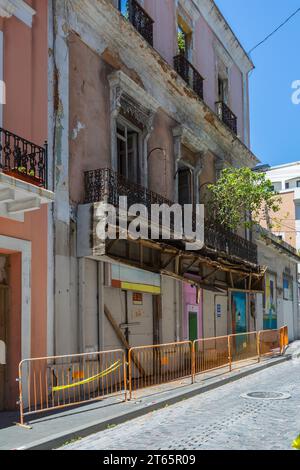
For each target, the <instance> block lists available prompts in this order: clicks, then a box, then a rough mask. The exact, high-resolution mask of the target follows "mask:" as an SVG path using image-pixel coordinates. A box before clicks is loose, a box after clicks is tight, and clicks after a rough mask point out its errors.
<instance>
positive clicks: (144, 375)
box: [128, 341, 193, 399]
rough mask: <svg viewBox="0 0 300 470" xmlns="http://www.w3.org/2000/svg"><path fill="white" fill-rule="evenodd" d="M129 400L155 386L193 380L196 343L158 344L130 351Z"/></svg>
mask: <svg viewBox="0 0 300 470" xmlns="http://www.w3.org/2000/svg"><path fill="white" fill-rule="evenodd" d="M128 365H129V371H128V374H129V396H130V399H131V398H132V395H133V392H135V391H137V390H139V389H142V388H146V387H153V386H155V385H161V384H164V383H168V382H173V381H176V380H180V379H183V378H186V377H190V378H191V379H192V377H193V343H192V342H191V341H183V342H177V343H168V344H157V345H151V346H139V347H135V348H131V349H130V350H129V354H128Z"/></svg>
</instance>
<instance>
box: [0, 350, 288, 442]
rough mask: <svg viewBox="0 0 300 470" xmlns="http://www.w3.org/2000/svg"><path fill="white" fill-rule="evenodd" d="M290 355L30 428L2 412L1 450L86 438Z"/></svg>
mask: <svg viewBox="0 0 300 470" xmlns="http://www.w3.org/2000/svg"><path fill="white" fill-rule="evenodd" d="M290 358H291V356H290V355H286V356H284V357H277V358H268V359H264V360H263V361H262V362H261V363H259V364H258V363H257V362H256V363H253V362H252V363H248V364H247V363H246V364H236V365H235V369H234V370H233V371H232V372H231V373H229V372H228V368H227V371H225V370H224V371H223V370H221V371H215V372H211V373H207V374H203V375H200V376H198V377H197V381H196V383H194V384H191V383H190V379H185V380H182V381H178V382H175V383H173V384H170V383H169V384H165V385H164V386H158V387H152V388H149V389H144V390H143V391H139V393H138V394H136V395H135V397H134V399H133V400H131V401H127V402H124V401H123V398H122V397H111V398H106V399H104V400H103V401H100V402H93V403H90V404H88V405H85V406H80V407H77V408H72V409H70V408H69V409H66V411H62V412H59V413H57V412H56V413H51V414H49V413H48V414H43V415H42V416H40V417H39V416H37V419H34V420H32V421H30V425H31V426H32V429H31V430H27V429H24V428H21V427H18V426H16V425H15V424H14V423H15V422H16V421H18V419H19V417H18V414H17V413H1V414H0V450H1V449H2V450H4V449H6V450H11V449H16V450H25V449H32V450H38V449H43V450H46V449H53V448H57V447H60V446H62V445H63V444H65V443H66V442H70V441H72V440H75V439H78V438H82V437H86V436H88V435H90V434H93V433H95V432H99V431H101V430H103V429H107V428H108V427H110V426H114V425H117V424H120V423H122V422H125V421H128V420H130V419H134V418H136V417H138V416H141V415H144V414H147V413H149V412H152V411H154V410H157V409H159V408H163V407H165V406H168V405H172V404H174V403H176V402H178V401H181V400H185V399H187V398H190V397H192V396H195V395H197V394H200V393H204V392H207V391H209V390H212V389H214V388H217V387H221V386H222V385H225V384H227V383H229V382H233V381H236V380H239V379H240V378H242V377H246V376H247V375H251V374H254V373H255V372H257V371H260V370H262V369H265V368H268V367H272V366H275V365H277V364H280V363H282V362H284V361H286V360H288V359H290Z"/></svg>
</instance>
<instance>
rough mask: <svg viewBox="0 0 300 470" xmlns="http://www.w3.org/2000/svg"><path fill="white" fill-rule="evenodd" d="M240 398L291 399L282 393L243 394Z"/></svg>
mask: <svg viewBox="0 0 300 470" xmlns="http://www.w3.org/2000/svg"><path fill="white" fill-rule="evenodd" d="M241 398H250V399H252V400H287V399H288V398H291V395H290V394H289V393H283V392H249V393H243V394H242V395H241Z"/></svg>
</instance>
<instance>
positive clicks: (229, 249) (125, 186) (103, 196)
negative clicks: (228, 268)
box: [84, 168, 257, 264]
mask: <svg viewBox="0 0 300 470" xmlns="http://www.w3.org/2000/svg"><path fill="white" fill-rule="evenodd" d="M84 179H85V203H86V204H88V203H95V202H101V201H105V202H107V203H109V204H112V205H113V206H114V207H118V206H119V197H120V196H127V203H128V206H131V205H133V204H143V205H145V207H147V210H148V213H149V214H151V205H152V204H159V205H161V204H167V205H169V206H170V205H172V204H173V202H172V201H170V200H169V199H166V198H165V197H163V196H161V195H160V194H157V193H155V192H154V191H150V190H149V189H147V188H145V187H143V186H140V185H138V184H135V183H131V182H130V181H128V180H127V179H126V178H124V177H123V176H121V175H120V174H118V173H116V172H114V171H112V170H110V169H107V168H104V169H99V170H92V171H87V172H85V174H84ZM205 245H206V246H207V247H210V248H212V249H215V250H217V251H219V252H223V253H226V254H228V255H231V256H236V257H238V258H240V259H243V260H246V261H249V262H251V263H253V264H257V246H256V245H255V244H254V243H252V242H250V241H248V240H246V239H244V238H242V237H240V236H239V235H236V234H234V233H232V232H230V231H229V230H225V229H224V228H223V227H219V226H217V225H216V224H213V223H211V222H210V223H206V224H205Z"/></svg>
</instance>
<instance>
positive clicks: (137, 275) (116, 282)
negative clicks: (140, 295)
mask: <svg viewBox="0 0 300 470" xmlns="http://www.w3.org/2000/svg"><path fill="white" fill-rule="evenodd" d="M111 287H117V288H119V289H122V290H131V291H134V292H144V293H145V294H146V293H148V294H154V295H159V294H160V293H161V279H160V274H156V273H151V272H148V271H144V270H142V269H138V268H131V267H128V266H123V265H117V264H113V265H111Z"/></svg>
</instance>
